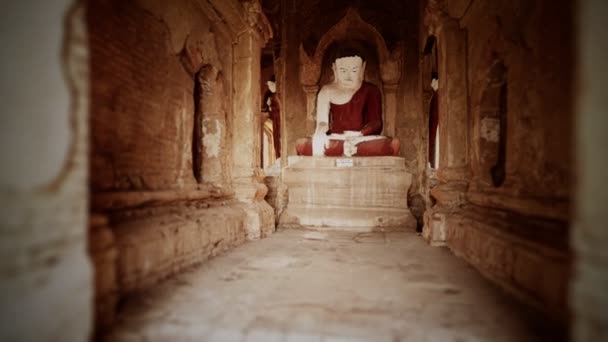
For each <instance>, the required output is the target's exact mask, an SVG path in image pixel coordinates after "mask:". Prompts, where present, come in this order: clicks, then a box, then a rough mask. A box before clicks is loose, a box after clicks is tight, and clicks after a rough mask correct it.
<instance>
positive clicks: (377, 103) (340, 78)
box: [296, 48, 400, 157]
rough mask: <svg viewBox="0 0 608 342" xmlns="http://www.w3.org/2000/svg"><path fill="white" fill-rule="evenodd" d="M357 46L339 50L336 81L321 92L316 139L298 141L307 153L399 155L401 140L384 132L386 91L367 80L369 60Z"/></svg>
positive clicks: (302, 152)
mask: <svg viewBox="0 0 608 342" xmlns="http://www.w3.org/2000/svg"><path fill="white" fill-rule="evenodd" d="M361 56H362V54H360V53H358V52H357V51H356V50H354V49H349V48H342V49H340V50H338V51H337V53H336V58H335V60H334V62H333V63H332V71H333V73H334V81H333V82H332V83H329V84H326V85H324V86H323V87H322V88H321V90H320V91H319V94H318V95H317V113H316V121H317V124H316V129H315V133H314V135H313V136H312V138H304V139H299V140H298V141H297V142H296V151H297V153H298V155H305V156H311V155H314V156H347V157H350V156H359V157H361V156H398V155H399V147H400V144H399V140H398V139H394V138H390V137H385V136H382V135H380V134H381V132H382V94H381V93H380V90H379V89H378V87H376V86H375V85H373V84H372V83H369V82H366V81H364V80H363V77H364V74H365V60H364V59H363V57H361Z"/></svg>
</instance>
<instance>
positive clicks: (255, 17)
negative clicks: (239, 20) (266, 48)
mask: <svg viewBox="0 0 608 342" xmlns="http://www.w3.org/2000/svg"><path fill="white" fill-rule="evenodd" d="M243 6H244V7H245V15H246V17H245V19H246V21H247V24H248V25H249V27H251V28H253V29H254V31H255V32H256V33H257V34H258V35H259V37H260V38H261V40H262V42H263V43H266V42H267V41H268V40H269V39H270V38H272V27H271V26H270V22H269V21H268V18H266V15H264V12H263V11H262V5H261V4H260V1H259V0H251V1H246V2H244V3H243Z"/></svg>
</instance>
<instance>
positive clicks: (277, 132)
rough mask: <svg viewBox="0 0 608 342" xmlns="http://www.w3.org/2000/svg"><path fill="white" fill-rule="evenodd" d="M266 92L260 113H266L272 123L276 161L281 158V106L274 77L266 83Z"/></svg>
mask: <svg viewBox="0 0 608 342" xmlns="http://www.w3.org/2000/svg"><path fill="white" fill-rule="evenodd" d="M266 85H267V86H268V91H266V94H264V101H263V104H262V106H263V107H262V111H263V112H268V118H269V119H270V120H271V121H272V142H273V144H274V153H275V156H276V158H277V159H279V158H280V157H281V104H280V102H279V98H278V96H277V85H276V83H275V77H274V75H273V76H272V77H271V78H270V80H268V81H267V82H266Z"/></svg>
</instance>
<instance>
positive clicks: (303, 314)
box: [105, 230, 565, 342]
mask: <svg viewBox="0 0 608 342" xmlns="http://www.w3.org/2000/svg"><path fill="white" fill-rule="evenodd" d="M560 335H561V333H559V332H557V331H556V330H553V329H550V327H549V325H548V324H547V323H546V322H544V321H542V320H541V319H540V318H539V315H538V314H537V313H535V312H534V311H532V310H529V309H527V308H526V307H523V306H521V305H520V304H518V303H517V302H516V301H514V300H512V299H511V298H510V297H508V296H506V295H505V294H503V293H502V291H501V290H499V289H497V288H495V287H494V286H492V285H491V284H490V283H488V282H487V281H485V280H484V279H483V278H481V276H480V275H479V274H478V273H477V272H476V271H475V270H474V269H472V268H471V267H469V266H468V265H467V264H466V263H465V262H464V261H462V260H460V259H458V258H456V257H454V256H453V255H452V254H451V253H450V252H449V251H448V250H447V249H445V248H442V247H429V246H428V245H426V244H425V243H424V242H423V240H422V239H421V238H420V237H419V236H417V235H416V234H415V233H409V232H387V233H354V232H317V231H305V230H284V231H281V232H278V233H276V234H274V235H272V236H270V237H269V238H267V239H264V240H260V241H255V242H250V243H247V244H245V245H243V246H241V247H238V248H236V249H234V250H232V251H230V252H228V253H227V254H225V255H222V256H219V257H217V258H215V259H213V260H210V261H209V262H207V263H205V264H204V265H202V266H200V267H199V268H196V269H193V270H191V271H189V272H186V273H182V274H180V275H179V276H176V277H174V278H171V279H169V280H167V281H165V282H164V283H163V284H161V285H159V286H158V287H156V288H154V289H153V290H151V291H149V292H147V293H144V294H142V295H140V296H137V297H136V298H131V299H130V300H129V301H127V302H126V303H124V305H123V306H122V309H121V315H120V318H119V323H118V324H117V325H116V328H115V329H114V330H113V331H112V332H110V333H109V334H108V335H106V338H105V340H106V341H130V342H132V341H133V342H134V341H264V342H271V341H378V342H381V341H518V342H519V341H539V340H551V341H556V340H565V338H563V336H560Z"/></svg>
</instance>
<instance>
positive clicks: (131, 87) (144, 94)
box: [87, 0, 274, 329]
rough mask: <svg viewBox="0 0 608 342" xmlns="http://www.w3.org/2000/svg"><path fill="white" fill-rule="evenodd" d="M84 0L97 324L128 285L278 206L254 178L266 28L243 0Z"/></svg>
mask: <svg viewBox="0 0 608 342" xmlns="http://www.w3.org/2000/svg"><path fill="white" fill-rule="evenodd" d="M87 10H88V30H89V37H90V48H91V66H92V68H91V79H92V80H93V82H92V88H91V143H92V146H91V150H92V156H91V178H90V181H91V191H92V193H91V209H92V216H91V218H90V220H89V226H90V232H91V235H90V248H89V249H90V252H91V254H92V258H93V262H94V264H95V268H96V277H95V278H96V288H95V289H96V301H95V302H96V320H97V325H98V328H100V329H102V328H103V327H104V326H109V325H111V324H112V322H113V320H114V315H115V312H116V310H117V307H116V305H117V303H118V302H119V300H120V299H121V298H123V297H124V296H126V295H129V294H131V293H134V292H137V291H141V290H142V289H145V288H148V287H150V286H153V285H154V284H156V283H157V282H158V281H160V280H162V279H164V278H166V277H167V276H169V275H171V274H174V273H176V272H178V271H180V270H183V269H185V268H188V267H191V266H192V265H194V264H197V263H200V262H202V261H204V260H206V259H207V258H209V257H211V256H214V255H217V254H218V253H221V252H222V251H225V250H227V249H229V248H231V247H234V246H237V245H239V244H242V243H243V242H245V240H246V239H247V238H259V237H263V236H265V235H266V234H268V233H269V232H270V231H271V230H274V223H273V221H272V220H273V218H274V215H273V214H272V213H268V211H271V209H270V207H269V206H268V205H267V204H266V205H264V204H263V203H260V202H259V201H260V200H256V199H255V198H254V193H256V191H263V190H256V189H257V188H256V185H255V184H256V183H251V181H250V183H248V181H247V179H251V177H253V173H254V167H255V166H256V164H255V163H256V162H258V164H257V165H258V166H259V161H258V160H257V159H255V158H254V154H255V153H256V148H257V147H259V146H258V145H259V141H258V142H257V144H258V145H256V141H257V140H259V139H257V138H258V137H257V135H256V134H255V133H254V131H255V130H256V129H257V128H258V126H259V124H260V123H258V122H257V121H256V120H255V119H258V118H259V108H260V102H261V101H260V99H258V96H259V93H260V90H259V89H260V87H261V86H260V85H259V84H258V82H259V81H258V80H259V78H260V73H259V69H260V65H259V56H258V58H253V59H252V60H249V59H248V56H254V57H255V54H256V49H257V52H258V53H259V51H260V47H259V45H256V44H257V42H258V41H260V40H261V38H256V37H257V36H256V33H255V32H254V31H253V30H252V29H251V28H250V27H249V26H248V25H246V24H245V18H244V17H243V16H242V15H243V13H245V10H244V8H243V7H242V4H240V3H238V2H236V1H234V2H230V3H227V2H225V1H224V2H217V3H215V4H211V3H203V4H201V3H200V2H198V1H193V0H182V1H178V2H172V3H171V4H169V3H167V2H163V1H152V0H150V1H148V0H141V1H135V0H133V1H89V2H88V8H87ZM251 32H253V33H251ZM237 33H238V35H237ZM237 54H240V55H239V56H236V55H237ZM243 54H244V55H243ZM241 55H242V56H241ZM237 57H238V58H237ZM237 60H238V62H237ZM252 63H253V64H252ZM252 65H257V72H256V68H255V67H253V68H252ZM233 74H234V75H237V77H236V78H235V77H233ZM234 82H239V83H238V87H237V85H235V83H234ZM235 96H238V101H239V103H238V104H237V103H236V102H235V101H236V99H235ZM249 99H251V100H249ZM237 115H238V119H237V118H236V117H237ZM235 132H238V133H237V134H235ZM256 139H257V140H256ZM233 153H235V154H238V156H237V157H235V158H233ZM249 164H251V165H249ZM233 170H236V171H238V175H236V176H238V177H240V178H239V182H240V183H239V184H240V185H241V186H243V187H245V188H246V189H245V190H244V193H246V194H245V195H242V198H241V197H239V199H242V201H238V200H237V199H236V195H237V194H236V193H235V191H236V189H235V188H236V187H235V185H234V184H235V183H234V181H233V175H234V174H235V173H234V172H233ZM236 176H235V177H236ZM247 177H249V178H247ZM258 187H261V188H265V187H264V186H263V185H258ZM249 188H252V190H249ZM249 192H251V194H249ZM239 194H241V193H240V192H239ZM248 196H250V197H248ZM255 196H257V195H255ZM243 201H244V202H243ZM245 202H247V203H245ZM260 226H263V229H262V230H263V231H260V229H261V228H260Z"/></svg>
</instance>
